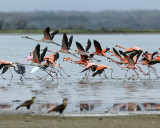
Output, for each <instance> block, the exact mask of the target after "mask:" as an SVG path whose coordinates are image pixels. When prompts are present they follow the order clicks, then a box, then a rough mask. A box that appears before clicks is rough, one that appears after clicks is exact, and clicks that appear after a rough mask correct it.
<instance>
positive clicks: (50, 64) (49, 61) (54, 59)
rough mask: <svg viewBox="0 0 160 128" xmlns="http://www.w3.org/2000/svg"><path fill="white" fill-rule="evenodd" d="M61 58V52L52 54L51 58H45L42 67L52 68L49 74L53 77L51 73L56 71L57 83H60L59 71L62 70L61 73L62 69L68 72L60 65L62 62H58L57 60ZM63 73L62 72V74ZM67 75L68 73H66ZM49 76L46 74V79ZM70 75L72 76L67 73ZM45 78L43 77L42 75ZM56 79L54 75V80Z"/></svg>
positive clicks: (44, 68)
mask: <svg viewBox="0 0 160 128" xmlns="http://www.w3.org/2000/svg"><path fill="white" fill-rule="evenodd" d="M58 58H59V53H55V54H50V57H49V58H45V60H46V61H45V62H44V63H43V64H41V65H42V66H41V68H42V69H43V70H46V69H47V68H48V67H50V68H51V70H50V72H49V73H48V72H47V73H48V74H47V76H48V75H50V76H51V77H53V76H52V75H51V73H55V74H56V75H55V76H56V77H57V83H58V72H59V71H60V74H61V70H62V71H63V72H64V73H65V74H66V72H65V71H64V69H63V68H62V67H60V64H58V62H57V60H58ZM55 67H58V68H59V69H60V70H58V69H56V68H55ZM52 69H53V70H54V71H52ZM61 75H62V74H61ZM66 75H67V74H66ZM47 76H45V79H46V78H47ZM67 76H68V77H70V76H69V75H67ZM42 78H43V77H42ZM53 79H54V77H53V78H52V80H53Z"/></svg>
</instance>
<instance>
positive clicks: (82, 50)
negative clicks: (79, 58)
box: [75, 39, 101, 62]
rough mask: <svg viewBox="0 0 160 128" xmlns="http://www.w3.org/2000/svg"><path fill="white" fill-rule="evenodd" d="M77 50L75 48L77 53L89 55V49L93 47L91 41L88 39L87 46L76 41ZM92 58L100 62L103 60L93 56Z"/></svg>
mask: <svg viewBox="0 0 160 128" xmlns="http://www.w3.org/2000/svg"><path fill="white" fill-rule="evenodd" d="M76 46H77V50H75V52H76V53H78V54H80V55H87V56H89V53H88V50H89V49H90V47H91V41H90V40H89V39H88V42H87V44H86V46H85V47H83V46H82V45H81V44H80V43H79V42H76ZM92 59H94V60H96V61H97V62H100V61H101V60H97V59H95V58H93V57H92Z"/></svg>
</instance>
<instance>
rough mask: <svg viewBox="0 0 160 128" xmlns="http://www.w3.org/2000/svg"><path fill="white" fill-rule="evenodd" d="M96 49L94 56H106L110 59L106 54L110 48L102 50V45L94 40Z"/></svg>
mask: <svg viewBox="0 0 160 128" xmlns="http://www.w3.org/2000/svg"><path fill="white" fill-rule="evenodd" d="M94 47H95V50H96V51H95V52H94V53H92V54H96V55H98V56H104V57H106V58H107V59H110V58H109V57H107V55H106V54H105V53H106V52H108V51H109V50H110V48H106V49H103V50H102V47H101V45H100V43H99V42H98V41H97V40H94Z"/></svg>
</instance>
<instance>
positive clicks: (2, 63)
mask: <svg viewBox="0 0 160 128" xmlns="http://www.w3.org/2000/svg"><path fill="white" fill-rule="evenodd" d="M11 67H13V68H16V65H15V64H13V63H12V62H10V61H5V60H0V70H1V69H2V68H3V70H2V73H1V76H2V74H4V73H5V72H6V71H7V70H8V69H9V71H10V73H11V78H10V82H9V85H10V83H11V80H12V78H13V74H12V71H11V69H10V68H11ZM2 78H3V79H4V80H6V78H4V77H3V76H2Z"/></svg>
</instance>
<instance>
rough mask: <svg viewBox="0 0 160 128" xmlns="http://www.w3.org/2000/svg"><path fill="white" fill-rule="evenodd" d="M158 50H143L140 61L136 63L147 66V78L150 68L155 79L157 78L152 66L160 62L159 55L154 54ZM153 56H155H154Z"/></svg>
mask: <svg viewBox="0 0 160 128" xmlns="http://www.w3.org/2000/svg"><path fill="white" fill-rule="evenodd" d="M157 53H158V52H157V51H156V52H154V53H152V54H151V53H148V52H145V53H143V55H142V57H143V58H142V61H141V62H138V64H141V65H146V66H147V67H148V70H149V72H148V73H147V75H149V79H150V68H151V69H152V70H153V72H154V73H155V75H156V77H157V79H159V76H158V73H157V71H156V68H154V67H153V65H154V64H156V63H159V62H160V57H159V56H155V55H156V54H157ZM154 56H155V57H154Z"/></svg>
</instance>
